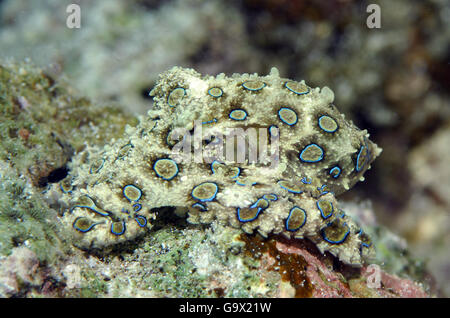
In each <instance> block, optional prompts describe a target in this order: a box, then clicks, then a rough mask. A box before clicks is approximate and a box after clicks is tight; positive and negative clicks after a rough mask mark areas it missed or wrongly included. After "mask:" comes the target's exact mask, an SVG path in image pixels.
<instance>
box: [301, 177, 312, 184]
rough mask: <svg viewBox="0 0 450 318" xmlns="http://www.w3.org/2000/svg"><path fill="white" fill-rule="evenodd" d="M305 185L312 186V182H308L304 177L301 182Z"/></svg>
mask: <svg viewBox="0 0 450 318" xmlns="http://www.w3.org/2000/svg"><path fill="white" fill-rule="evenodd" d="M300 181H301V182H302V183H303V184H311V183H312V180H311V181H309V182H308V180H306V177H303V178H302V180H300Z"/></svg>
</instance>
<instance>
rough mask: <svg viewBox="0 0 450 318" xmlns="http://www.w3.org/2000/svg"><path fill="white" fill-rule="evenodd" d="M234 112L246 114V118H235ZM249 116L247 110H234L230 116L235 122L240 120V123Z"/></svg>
mask: <svg viewBox="0 0 450 318" xmlns="http://www.w3.org/2000/svg"><path fill="white" fill-rule="evenodd" d="M234 112H244V114H245V116H244V117H243V118H235V117H233V113H234ZM247 116H248V114H247V112H246V111H245V110H243V109H241V108H238V109H233V110H232V111H231V112H230V114H229V115H228V117H229V118H231V119H233V120H238V121H242V120H245V119H246V118H247Z"/></svg>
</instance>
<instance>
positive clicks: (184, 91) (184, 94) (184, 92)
mask: <svg viewBox="0 0 450 318" xmlns="http://www.w3.org/2000/svg"><path fill="white" fill-rule="evenodd" d="M178 89H182V90H183V96H181V98H183V97H184V96H186V89H184V88H183V87H176V88H174V89H173V90H172V91H171V92H170V93H169V95H168V96H167V105H169V106H170V107H176V106H177V105H170V103H169V99H170V95H172V93H173V92H175V91H176V90H178ZM181 98H180V100H181Z"/></svg>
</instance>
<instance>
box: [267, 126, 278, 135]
mask: <svg viewBox="0 0 450 318" xmlns="http://www.w3.org/2000/svg"><path fill="white" fill-rule="evenodd" d="M273 128H276V129H277V131H278V134H277V135H276V134H273V133H272V130H273ZM269 135H271V136H275V137H279V136H280V129H279V128H278V126H277V125H271V126H270V127H269Z"/></svg>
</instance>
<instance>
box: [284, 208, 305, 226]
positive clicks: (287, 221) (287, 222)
mask: <svg viewBox="0 0 450 318" xmlns="http://www.w3.org/2000/svg"><path fill="white" fill-rule="evenodd" d="M294 209H300V210H301V211H302V212H303V213H304V215H305V218H304V220H303V223H302V225H300V226H299V227H298V228H296V229H290V228H289V225H288V224H289V219H290V218H291V214H292V211H293V210H294ZM307 217H308V215H307V214H306V211H305V210H304V209H302V208H299V207H298V206H294V207H293V208H292V209H291V210H290V211H289V216H288V217H287V219H286V222H285V226H286V230H288V231H290V232H295V231H298V230H299V229H301V228H302V227H303V225H305V223H306V218H307Z"/></svg>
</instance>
